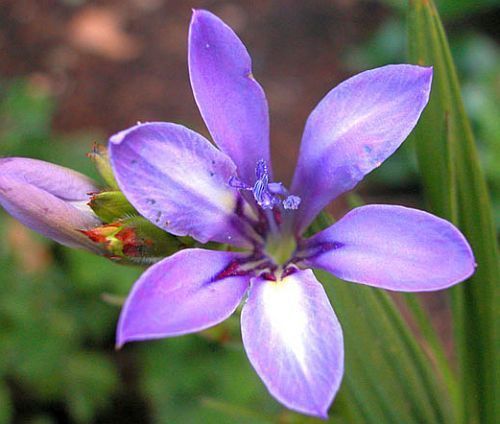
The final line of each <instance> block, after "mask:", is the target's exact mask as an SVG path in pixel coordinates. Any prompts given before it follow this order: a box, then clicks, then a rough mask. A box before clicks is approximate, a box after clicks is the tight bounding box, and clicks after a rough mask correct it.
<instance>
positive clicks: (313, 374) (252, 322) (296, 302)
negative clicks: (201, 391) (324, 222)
mask: <svg viewBox="0 0 500 424" xmlns="http://www.w3.org/2000/svg"><path fill="white" fill-rule="evenodd" d="M241 331H242V336H243V344H244V346H245V350H246V352H247V355H248V358H249V359H250V362H251V363H252V365H253V367H254V368H255V370H256V371H257V374H259V376H260V378H261V379H262V381H263V382H264V384H265V385H266V387H267V388H268V390H269V392H270V393H271V394H272V395H273V396H274V397H275V398H276V399H277V400H278V401H279V402H281V403H282V404H283V405H285V406H286V407H288V408H290V409H293V410H295V411H299V412H302V413H305V414H310V415H316V416H319V417H323V418H326V416H327V411H328V407H329V406H330V404H331V402H332V400H333V397H334V396H335V393H336V392H337V390H338V388H339V386H340V382H341V380H342V374H343V370H344V350H343V338H342V329H341V327H340V324H339V322H338V320H337V317H336V316H335V313H334V311H333V309H332V307H331V306H330V303H329V301H328V298H327V296H326V294H325V292H324V290H323V287H322V286H321V284H319V283H318V281H317V280H316V278H315V277H314V274H313V273H312V271H311V270H305V271H296V272H294V273H291V274H290V275H288V276H287V277H286V278H284V279H283V280H280V281H277V282H272V281H268V280H265V279H262V278H255V279H253V280H252V283H251V288H250V293H249V296H248V301H247V303H246V305H245V306H244V308H243V311H242V315H241Z"/></svg>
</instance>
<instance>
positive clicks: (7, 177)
mask: <svg viewBox="0 0 500 424" xmlns="http://www.w3.org/2000/svg"><path fill="white" fill-rule="evenodd" d="M97 191H99V189H98V188H97V186H96V185H95V184H94V183H93V182H92V181H91V180H90V179H89V178H87V177H86V176H84V175H82V174H79V173H78V172H75V171H73V170H71V169H67V168H63V167H61V166H58V165H53V164H51V163H48V162H43V161H40V160H35V159H26V158H2V159H0V205H1V206H2V207H3V208H4V209H5V210H6V211H7V212H8V213H10V214H11V215H12V216H13V217H14V218H16V219H17V220H19V221H20V222H22V223H23V224H24V225H26V226H27V227H29V228H31V229H32V230H34V231H36V232H38V233H40V234H42V235H44V236H45V237H48V238H50V239H52V240H55V241H57V242H58V243H61V244H64V245H66V246H70V247H83V248H86V249H88V250H91V251H93V252H96V253H99V252H100V249H99V247H98V246H96V245H95V244H94V243H92V242H91V241H90V240H89V239H88V238H87V237H86V236H85V235H83V234H82V233H81V232H80V231H78V230H88V229H90V228H93V227H95V226H97V225H100V221H99V219H98V218H97V217H96V216H95V214H94V213H93V212H92V210H91V209H90V208H89V207H88V205H87V204H86V203H87V202H88V200H89V195H88V193H91V192H97Z"/></svg>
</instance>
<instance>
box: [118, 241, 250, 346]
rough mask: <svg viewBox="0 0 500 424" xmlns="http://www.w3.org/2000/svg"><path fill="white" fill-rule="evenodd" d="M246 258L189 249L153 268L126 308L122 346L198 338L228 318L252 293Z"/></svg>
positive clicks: (120, 336) (139, 282) (120, 325)
mask: <svg viewBox="0 0 500 424" xmlns="http://www.w3.org/2000/svg"><path fill="white" fill-rule="evenodd" d="M243 259H244V256H243V255H242V254H241V253H231V252H221V251H211V250H203V249H186V250H182V251H180V252H178V253H176V254H174V255H173V256H170V257H168V258H166V259H163V260H162V261H161V262H158V263H156V264H155V265H153V266H151V267H150V268H149V269H148V270H147V271H146V272H145V273H144V274H142V276H141V277H140V278H139V280H137V282H136V283H135V285H134V287H133V288H132V291H131V292H130V294H129V296H128V298H127V301H126V303H125V305H124V306H123V309H122V312H121V315H120V320H119V323H118V329H117V346H118V347H121V346H122V345H123V344H124V343H126V342H130V341H137V340H149V339H158V338H162V337H170V336H178V335H181V334H187V333H193V332H196V331H201V330H204V329H206V328H208V327H211V326H213V325H215V324H218V323H219V322H221V321H223V320H225V319H226V318H227V317H229V316H230V315H231V314H232V313H233V312H234V310H235V309H236V307H237V306H238V304H239V303H240V301H241V299H242V298H243V296H244V295H245V292H246V290H247V288H248V283H249V277H248V276H247V275H239V273H238V272H237V271H235V266H234V264H238V263H239V262H240V261H242V260H243Z"/></svg>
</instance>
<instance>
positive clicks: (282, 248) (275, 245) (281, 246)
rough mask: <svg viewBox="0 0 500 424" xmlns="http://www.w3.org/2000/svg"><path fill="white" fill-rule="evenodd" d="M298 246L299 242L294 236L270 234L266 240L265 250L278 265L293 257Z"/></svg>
mask: <svg viewBox="0 0 500 424" xmlns="http://www.w3.org/2000/svg"><path fill="white" fill-rule="evenodd" d="M296 247H297V242H296V241H295V238H294V237H293V236H289V237H287V236H285V235H283V234H276V235H275V234H270V235H269V237H268V238H267V240H266V246H265V252H266V255H267V256H268V257H270V258H271V259H272V260H273V262H274V263H275V264H276V265H278V266H282V265H285V264H286V263H287V262H289V261H290V259H291V258H292V257H293V254H294V252H295V249H296Z"/></svg>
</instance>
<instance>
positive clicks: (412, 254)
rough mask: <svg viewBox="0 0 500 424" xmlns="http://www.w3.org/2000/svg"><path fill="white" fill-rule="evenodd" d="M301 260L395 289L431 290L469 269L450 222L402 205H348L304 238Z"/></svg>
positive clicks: (467, 252)
mask: <svg viewBox="0 0 500 424" xmlns="http://www.w3.org/2000/svg"><path fill="white" fill-rule="evenodd" d="M303 254H305V255H309V258H308V259H307V260H306V261H305V265H307V266H311V267H315V268H323V269H325V270H326V271H329V272H331V273H332V274H333V275H335V276H337V277H339V278H342V279H344V280H348V281H353V282H356V283H362V284H367V285H370V286H375V287H381V288H384V289H388V290H398V291H407V292H415V291H432V290H440V289H445V288H447V287H449V286H452V285H454V284H456V283H459V282H461V281H463V280H465V279H466V278H468V277H470V276H471V275H472V274H473V273H474V267H475V262H474V256H473V254H472V251H471V248H470V246H469V244H468V243H467V240H466V239H465V238H464V236H463V235H462V234H461V233H460V231H458V230H457V229H456V228H455V227H454V226H453V225H452V224H450V223H449V222H448V221H445V220H444V219H441V218H438V217H436V216H434V215H431V214H429V213H427V212H423V211H419V210H416V209H410V208H405V207H403V206H389V205H370V206H363V207H360V208H357V209H354V210H352V211H351V212H349V213H348V214H347V215H346V216H344V217H343V218H342V219H341V220H340V221H338V222H337V223H335V224H334V225H332V226H331V227H329V228H327V229H326V230H323V231H321V232H320V233H318V234H316V235H314V236H313V237H311V238H310V239H308V240H307V241H306V245H305V249H304V253H303Z"/></svg>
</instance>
